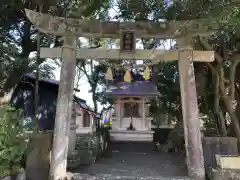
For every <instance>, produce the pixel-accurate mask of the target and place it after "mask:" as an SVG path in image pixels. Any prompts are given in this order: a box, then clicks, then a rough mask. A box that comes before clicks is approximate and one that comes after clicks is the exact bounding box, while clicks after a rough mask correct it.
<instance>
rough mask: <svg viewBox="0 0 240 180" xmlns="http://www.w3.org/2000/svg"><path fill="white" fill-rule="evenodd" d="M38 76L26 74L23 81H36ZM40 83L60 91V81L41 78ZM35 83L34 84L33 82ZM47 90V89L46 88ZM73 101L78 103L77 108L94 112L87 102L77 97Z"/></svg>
mask: <svg viewBox="0 0 240 180" xmlns="http://www.w3.org/2000/svg"><path fill="white" fill-rule="evenodd" d="M35 78H36V76H35V75H34V74H30V73H28V74H25V75H24V76H23V77H22V78H21V81H23V82H24V81H26V80H27V81H29V80H31V79H32V80H35ZM39 82H44V83H46V84H48V85H50V86H52V87H54V88H56V89H58V87H59V81H57V80H53V79H48V78H39ZM33 83H34V82H33ZM46 90H47V88H46ZM73 99H74V100H75V102H76V103H77V107H80V108H82V109H85V110H88V111H93V110H92V109H91V108H90V107H89V106H88V105H87V104H86V101H85V100H83V99H81V98H79V97H77V96H75V95H74V96H73Z"/></svg>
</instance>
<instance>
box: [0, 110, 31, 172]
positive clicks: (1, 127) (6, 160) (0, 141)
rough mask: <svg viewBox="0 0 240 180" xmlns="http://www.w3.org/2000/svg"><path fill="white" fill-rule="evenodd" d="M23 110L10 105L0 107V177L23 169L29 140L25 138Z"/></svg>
mask: <svg viewBox="0 0 240 180" xmlns="http://www.w3.org/2000/svg"><path fill="white" fill-rule="evenodd" d="M20 119H21V111H20V110H16V109H14V108H13V107H11V106H9V105H3V106H1V107H0V177H3V176H6V175H14V174H16V173H17V172H19V171H21V169H22V166H21V161H22V158H23V155H24V153H25V150H26V147H27V142H26V141H24V139H23V134H22V127H21V120H20Z"/></svg>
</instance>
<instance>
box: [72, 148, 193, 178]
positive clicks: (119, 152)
mask: <svg viewBox="0 0 240 180" xmlns="http://www.w3.org/2000/svg"><path fill="white" fill-rule="evenodd" d="M119 147H120V146H118V147H115V148H110V150H109V151H108V152H107V153H106V155H105V156H104V157H102V158H101V159H99V160H97V161H96V163H95V164H93V165H91V166H85V167H80V168H78V169H76V170H75V171H73V173H74V177H75V178H74V179H76V180H80V179H86V180H91V179H99V180H100V179H107V180H110V179H111V180H114V179H123V180H124V179H126V180H128V179H129V180H132V179H136V180H137V179H139V180H140V179H160V180H167V179H169V180H170V179H189V178H187V169H186V166H185V163H184V158H183V157H181V156H180V155H179V154H174V153H172V154H170V153H157V152H154V151H153V150H152V149H151V150H150V148H148V149H149V150H147V149H146V148H145V149H144V148H141V149H140V147H138V148H139V149H138V151H139V152H136V148H137V146H134V151H131V150H127V149H129V148H126V146H124V145H123V144H122V145H121V147H120V148H119ZM148 147H149V146H148Z"/></svg>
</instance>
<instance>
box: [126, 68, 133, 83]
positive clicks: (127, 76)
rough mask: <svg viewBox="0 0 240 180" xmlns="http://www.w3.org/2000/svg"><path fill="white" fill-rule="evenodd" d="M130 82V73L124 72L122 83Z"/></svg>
mask: <svg viewBox="0 0 240 180" xmlns="http://www.w3.org/2000/svg"><path fill="white" fill-rule="evenodd" d="M131 81H132V77H131V74H130V72H129V71H128V70H127V71H126V72H125V75H124V82H131Z"/></svg>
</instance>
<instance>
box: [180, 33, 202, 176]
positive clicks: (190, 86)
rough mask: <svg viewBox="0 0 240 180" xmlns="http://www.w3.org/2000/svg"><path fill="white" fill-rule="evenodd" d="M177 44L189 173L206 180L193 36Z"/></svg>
mask: <svg viewBox="0 0 240 180" xmlns="http://www.w3.org/2000/svg"><path fill="white" fill-rule="evenodd" d="M177 44H178V46H179V47H180V50H179V59H178V60H179V61H178V66H179V76H180V77H179V78H180V89H181V102H182V114H183V124H184V136H185V146H186V163H187V167H188V174H189V176H190V177H193V178H194V179H196V180H204V179H205V169H204V158H203V149H202V142H201V132H200V118H199V110H198V102H197V92H196V83H195V75H194V66H193V49H192V47H191V38H188V37H185V38H182V39H178V40H177Z"/></svg>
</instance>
